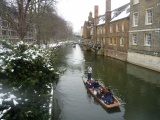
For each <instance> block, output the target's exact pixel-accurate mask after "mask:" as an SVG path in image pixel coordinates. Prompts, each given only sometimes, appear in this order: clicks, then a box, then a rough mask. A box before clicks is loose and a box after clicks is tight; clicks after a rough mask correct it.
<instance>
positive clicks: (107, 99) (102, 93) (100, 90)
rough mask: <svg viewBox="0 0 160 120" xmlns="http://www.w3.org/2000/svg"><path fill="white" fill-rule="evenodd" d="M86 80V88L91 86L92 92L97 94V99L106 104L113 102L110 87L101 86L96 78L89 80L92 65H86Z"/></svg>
mask: <svg viewBox="0 0 160 120" xmlns="http://www.w3.org/2000/svg"><path fill="white" fill-rule="evenodd" d="M87 73H88V80H87V82H86V85H87V87H88V88H92V89H93V91H94V94H95V95H97V97H98V98H99V99H101V100H102V101H103V102H104V103H106V104H113V103H114V98H113V94H112V92H111V90H110V89H107V88H104V87H102V86H101V85H100V84H99V83H98V81H97V80H91V75H92V67H91V66H88V68H87Z"/></svg>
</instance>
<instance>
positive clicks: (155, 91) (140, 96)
mask: <svg viewBox="0 0 160 120" xmlns="http://www.w3.org/2000/svg"><path fill="white" fill-rule="evenodd" d="M59 53H60V54H59V60H60V62H59V64H57V66H59V67H62V68H67V70H66V72H65V73H64V74H63V75H62V76H61V78H60V80H59V82H58V83H57V86H56V88H55V90H54V99H55V101H56V102H55V104H56V105H58V107H57V108H58V110H56V108H55V111H54V115H55V116H56V115H57V114H58V117H57V118H56V117H55V120H99V119H104V120H106V119H108V120H151V119H154V120H159V119H160V114H159V111H160V94H159V91H160V87H159V82H160V81H159V80H158V78H160V74H159V73H157V72H154V71H150V70H147V69H145V68H140V67H137V66H135V65H131V64H128V63H126V62H122V61H119V60H116V59H113V58H110V57H104V56H96V55H95V54H94V53H92V52H84V51H82V50H81V48H80V47H79V45H76V48H73V47H71V46H68V47H65V48H62V49H61V50H60V51H59ZM84 60H85V61H84ZM88 65H91V66H92V68H93V75H92V76H93V77H94V78H95V79H97V80H99V82H101V83H102V84H104V85H105V86H110V87H111V89H112V90H113V91H114V92H116V93H115V94H116V95H117V97H118V98H119V99H120V100H121V101H122V102H123V103H125V104H123V105H122V106H120V107H119V108H114V109H104V108H103V107H102V106H101V105H100V104H99V103H98V102H97V101H96V100H95V99H94V98H93V97H92V96H91V95H90V93H88V92H87V90H86V88H85V86H84V85H83V81H82V78H81V77H82V75H83V74H84V69H85V68H86V67H87V66H88ZM58 111H59V112H58Z"/></svg>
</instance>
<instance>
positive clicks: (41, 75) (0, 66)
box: [0, 40, 56, 84]
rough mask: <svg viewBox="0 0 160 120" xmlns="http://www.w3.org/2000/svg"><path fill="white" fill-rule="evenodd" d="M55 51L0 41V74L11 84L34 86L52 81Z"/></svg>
mask: <svg viewBox="0 0 160 120" xmlns="http://www.w3.org/2000/svg"><path fill="white" fill-rule="evenodd" d="M55 60H56V53H55V51H53V50H51V49H49V48H45V49H44V48H41V47H40V46H37V45H29V44H27V43H24V42H22V41H21V42H18V43H17V44H11V43H9V42H8V41H5V40H0V72H1V73H2V74H4V75H5V76H7V78H9V79H12V81H13V82H23V83H24V82H26V83H27V84H35V83H37V82H43V81H46V80H54V78H55V73H56V71H55V69H54V64H55Z"/></svg>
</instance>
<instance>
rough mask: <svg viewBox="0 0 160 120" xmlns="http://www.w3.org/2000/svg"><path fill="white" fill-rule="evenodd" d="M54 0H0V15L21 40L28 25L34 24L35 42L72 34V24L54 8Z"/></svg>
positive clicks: (61, 37) (44, 41) (43, 41)
mask: <svg viewBox="0 0 160 120" xmlns="http://www.w3.org/2000/svg"><path fill="white" fill-rule="evenodd" d="M55 3H56V0H7V1H5V0H1V1H0V15H1V17H2V19H5V20H6V21H7V22H8V23H9V24H10V26H11V27H12V28H13V29H14V30H16V32H17V34H18V37H19V39H20V40H23V39H24V37H25V35H26V33H27V31H28V29H29V28H30V26H35V29H36V36H37V37H36V39H37V43H38V44H40V43H46V42H47V40H50V39H54V38H56V39H63V38H66V37H69V36H72V26H71V24H69V23H68V22H67V21H65V20H64V19H63V18H62V17H60V16H59V15H58V14H57V12H56V9H55Z"/></svg>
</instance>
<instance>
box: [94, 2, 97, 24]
mask: <svg viewBox="0 0 160 120" xmlns="http://www.w3.org/2000/svg"><path fill="white" fill-rule="evenodd" d="M94 24H95V25H97V24H98V6H97V5H95V6H94Z"/></svg>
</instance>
